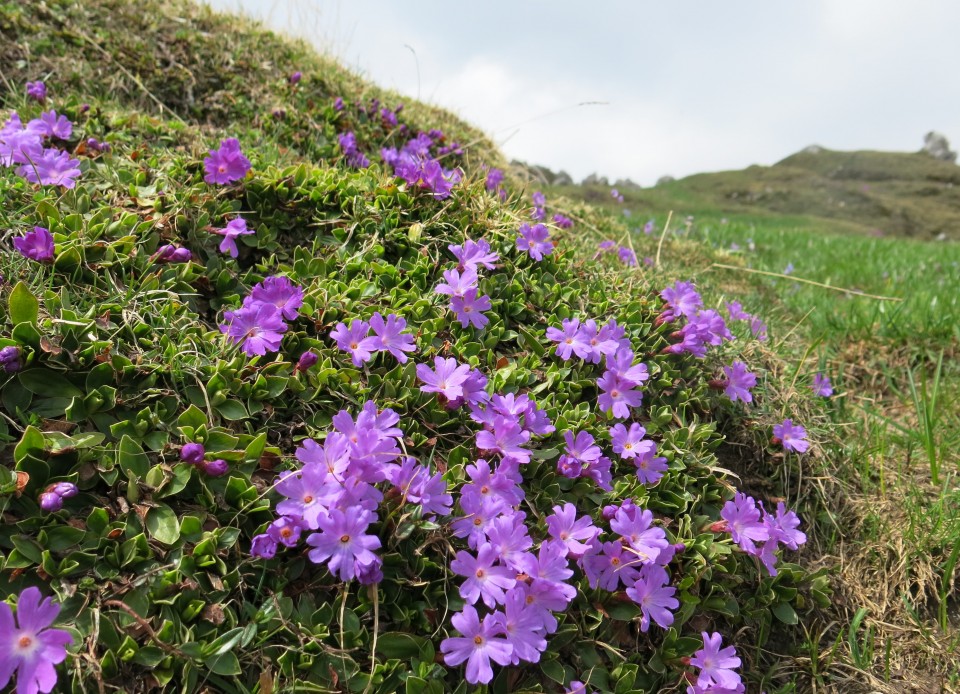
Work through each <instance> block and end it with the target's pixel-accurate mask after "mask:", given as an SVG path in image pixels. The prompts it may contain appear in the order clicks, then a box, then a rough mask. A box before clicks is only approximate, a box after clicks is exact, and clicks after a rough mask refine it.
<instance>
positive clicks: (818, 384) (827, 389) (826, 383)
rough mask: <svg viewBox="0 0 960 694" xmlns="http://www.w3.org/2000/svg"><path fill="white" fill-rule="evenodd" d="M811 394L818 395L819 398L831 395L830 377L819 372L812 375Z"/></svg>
mask: <svg viewBox="0 0 960 694" xmlns="http://www.w3.org/2000/svg"><path fill="white" fill-rule="evenodd" d="M813 394H814V395H819V396H820V397H821V398H829V397H830V396H831V395H833V385H832V384H831V383H830V379H829V378H827V377H826V376H824V375H823V374H821V373H818V374H817V375H815V376H814V377H813Z"/></svg>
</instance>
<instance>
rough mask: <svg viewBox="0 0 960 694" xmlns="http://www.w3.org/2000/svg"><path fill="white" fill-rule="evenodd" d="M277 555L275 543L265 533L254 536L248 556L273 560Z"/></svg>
mask: <svg viewBox="0 0 960 694" xmlns="http://www.w3.org/2000/svg"><path fill="white" fill-rule="evenodd" d="M276 554H277V542H276V540H274V539H273V538H272V537H270V536H269V535H267V534H266V533H261V534H259V535H255V536H254V538H253V540H251V542H250V556H252V557H257V558H259V559H273V558H274V557H275V556H276Z"/></svg>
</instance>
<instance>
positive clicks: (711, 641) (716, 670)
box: [690, 631, 740, 689]
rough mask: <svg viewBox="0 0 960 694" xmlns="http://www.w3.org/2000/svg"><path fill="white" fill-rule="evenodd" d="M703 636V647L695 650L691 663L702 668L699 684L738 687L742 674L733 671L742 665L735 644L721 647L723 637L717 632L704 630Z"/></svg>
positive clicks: (703, 685) (701, 685)
mask: <svg viewBox="0 0 960 694" xmlns="http://www.w3.org/2000/svg"><path fill="white" fill-rule="evenodd" d="M702 636H703V648H701V649H700V650H698V651H696V652H694V654H693V657H692V658H690V664H691V665H692V666H693V667H695V668H700V674H699V676H698V677H697V686H700V687H709V686H710V685H719V686H721V687H726V688H727V689H736V688H737V687H738V686H739V685H740V675H738V674H737V673H736V672H734V671H733V670H734V668H738V667H740V658H738V657H737V649H736V648H734V647H733V646H728V647H727V648H721V645H722V644H723V637H722V636H720V634H718V633H716V632H714V633H713V634H707V632H705V631H704V632H702Z"/></svg>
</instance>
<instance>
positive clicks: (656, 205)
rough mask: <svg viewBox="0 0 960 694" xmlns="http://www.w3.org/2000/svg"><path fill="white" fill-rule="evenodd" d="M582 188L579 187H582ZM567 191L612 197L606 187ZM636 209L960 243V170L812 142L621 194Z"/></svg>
mask: <svg viewBox="0 0 960 694" xmlns="http://www.w3.org/2000/svg"><path fill="white" fill-rule="evenodd" d="M578 189H579V190H578ZM562 191H563V192H564V194H566V195H570V196H573V197H579V198H583V199H586V200H589V201H591V202H599V201H600V200H602V199H606V200H609V199H610V197H609V188H606V187H603V186H563V187H562ZM621 192H623V193H624V194H625V195H626V198H627V199H626V202H625V206H626V207H627V208H629V209H633V211H635V212H641V213H642V212H643V211H644V210H645V209H647V208H650V210H651V211H654V212H658V213H659V212H664V211H666V209H667V208H669V209H672V210H673V211H674V214H680V215H687V214H694V215H697V214H731V215H733V214H740V215H742V214H748V215H767V214H769V215H777V216H789V217H803V218H806V221H807V223H809V224H811V225H816V226H822V227H826V228H828V229H831V230H837V231H845V232H860V233H867V234H876V235H881V234H882V235H888V236H910V237H915V238H927V239H934V238H938V237H939V238H946V239H952V240H960V167H958V166H957V165H956V164H952V163H950V162H946V161H941V160H939V159H935V158H934V157H932V156H929V155H927V154H922V153H916V154H908V153H898V152H872V151H860V152H837V151H832V150H828V149H822V148H818V147H811V148H808V149H806V150H804V151H802V152H798V153H797V154H793V155H791V156H789V157H787V158H786V159H784V160H783V161H780V162H778V163H776V164H774V165H773V166H751V167H748V168H746V169H743V170H742V171H722V172H718V173H705V174H696V175H694V176H688V177H686V178H683V179H680V180H676V181H671V182H668V183H663V184H660V185H658V186H656V187H654V188H646V189H643V190H636V191H621Z"/></svg>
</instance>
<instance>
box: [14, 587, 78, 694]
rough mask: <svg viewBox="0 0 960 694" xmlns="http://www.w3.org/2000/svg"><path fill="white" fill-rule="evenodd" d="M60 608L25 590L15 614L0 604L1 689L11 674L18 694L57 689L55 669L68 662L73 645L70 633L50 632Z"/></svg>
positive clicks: (33, 592) (38, 591)
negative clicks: (70, 648)
mask: <svg viewBox="0 0 960 694" xmlns="http://www.w3.org/2000/svg"><path fill="white" fill-rule="evenodd" d="M59 615H60V605H58V604H57V603H55V602H53V600H52V599H51V598H45V599H43V600H41V595H40V590H39V589H38V588H36V587H34V586H30V587H29V588H24V590H23V592H21V593H20V596H19V597H18V598H17V614H16V618H14V614H13V610H12V609H10V605H8V604H7V603H6V602H0V687H4V688H5V687H6V686H7V684H8V683H9V682H10V678H11V677H13V675H14V673H16V675H17V690H16V691H17V694H37V692H42V693H43V694H47V692H52V691H53V689H54V687H56V686H57V670H56V668H55V667H54V666H55V665H57V664H59V663H62V662H63V661H64V660H66V658H67V646H68V645H70V644H71V643H73V637H72V636H71V635H70V632H68V631H65V630H64V629H52V628H50V627H51V625H52V624H53V623H54V622H55V621H56V619H57V617H58V616H59Z"/></svg>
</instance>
